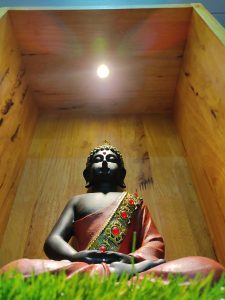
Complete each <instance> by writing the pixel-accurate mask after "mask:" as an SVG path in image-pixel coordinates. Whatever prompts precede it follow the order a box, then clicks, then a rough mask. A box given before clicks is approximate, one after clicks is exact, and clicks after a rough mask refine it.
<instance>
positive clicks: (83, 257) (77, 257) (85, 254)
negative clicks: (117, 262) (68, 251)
mask: <svg viewBox="0 0 225 300" xmlns="http://www.w3.org/2000/svg"><path fill="white" fill-rule="evenodd" d="M101 254H102V253H101V252H100V251H97V250H83V251H79V252H77V253H75V254H74V255H73V257H72V260H71V261H73V262H76V261H81V262H86V263H88V264H97V263H101V262H102V256H101Z"/></svg>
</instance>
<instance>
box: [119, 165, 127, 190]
mask: <svg viewBox="0 0 225 300" xmlns="http://www.w3.org/2000/svg"><path fill="white" fill-rule="evenodd" d="M126 173H127V171H126V169H125V168H123V167H122V168H121V169H120V175H119V178H118V179H119V180H118V181H119V182H118V183H119V186H120V187H121V188H123V189H125V188H126V185H125V183H124V178H125V176H126Z"/></svg>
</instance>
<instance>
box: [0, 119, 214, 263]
mask: <svg viewBox="0 0 225 300" xmlns="http://www.w3.org/2000/svg"><path fill="white" fill-rule="evenodd" d="M105 139H107V140H109V141H110V142H111V143H112V144H113V145H115V146H116V147H117V148H118V149H120V150H121V152H122V154H123V157H124V161H125V167H126V169H127V177H126V179H125V183H126V185H127V190H128V191H130V192H133V191H138V192H139V194H141V195H143V197H144V200H145V202H146V203H147V205H148V206H149V207H150V209H151V212H152V215H153V217H154V219H155V221H156V224H157V226H158V229H159V230H160V232H161V233H162V235H163V236H164V238H165V241H166V247H167V255H166V256H167V259H169V260H170V259H174V258H177V257H182V256H186V255H206V256H209V257H214V253H213V250H212V246H211V242H210V240H209V237H208V233H207V229H206V227H205V224H204V220H203V217H202V214H201V211H200V209H199V206H198V201H197V197H196V193H195V190H194V189H193V186H192V183H191V179H190V176H189V172H188V168H187V165H186V160H185V157H184V153H183V150H182V145H180V142H179V140H178V138H177V136H176V132H175V129H174V126H173V122H172V119H171V117H169V116H165V115H159V116H144V117H143V116H135V115H132V116H126V115H121V116H111V117H106V116H105V117H104V116H92V117H90V116H89V117H88V116H86V117H85V116H83V117H77V116H74V115H73V114H65V113H60V114H59V113H58V114H43V115H42V116H41V117H40V119H39V122H38V126H37V128H36V131H35V134H34V137H33V141H32V144H31V147H30V150H29V154H28V157H27V161H26V164H25V167H24V171H23V174H22V177H21V181H20V186H19V189H18V192H17V195H16V200H15V203H14V207H13V209H12V212H11V215H10V220H9V223H8V226H7V229H6V232H5V237H4V240H3V243H2V246H1V250H0V257H1V264H3V263H6V262H8V261H10V260H13V259H16V258H20V257H30V258H40V257H43V258H44V257H45V256H44V253H43V250H42V247H43V243H44V240H45V238H46V237H47V235H48V233H49V232H50V230H51V228H52V227H53V225H54V223H55V222H56V220H57V219H58V217H59V215H60V213H61V212H62V210H63V208H64V206H65V204H66V203H67V201H68V200H69V199H70V198H71V197H72V196H73V195H75V194H81V193H85V192H86V190H85V188H84V185H85V181H84V179H83V176H82V172H83V169H84V167H85V163H86V158H87V156H88V154H89V152H90V151H91V150H92V148H94V147H96V146H98V145H99V144H102V142H103V141H104V140H105ZM24 220H26V221H24ZM18 233H20V234H18Z"/></svg>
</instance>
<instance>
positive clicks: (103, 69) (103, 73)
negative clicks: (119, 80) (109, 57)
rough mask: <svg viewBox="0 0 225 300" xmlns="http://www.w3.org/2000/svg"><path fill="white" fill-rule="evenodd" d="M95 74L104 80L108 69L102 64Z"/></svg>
mask: <svg viewBox="0 0 225 300" xmlns="http://www.w3.org/2000/svg"><path fill="white" fill-rule="evenodd" d="M97 74H98V76H99V77H100V78H106V77H108V76H109V68H108V67H107V66H106V65H104V64H102V65H100V66H99V67H98V69H97Z"/></svg>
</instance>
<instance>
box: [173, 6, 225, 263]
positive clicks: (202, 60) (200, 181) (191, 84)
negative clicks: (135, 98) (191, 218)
mask: <svg viewBox="0 0 225 300" xmlns="http://www.w3.org/2000/svg"><path fill="white" fill-rule="evenodd" d="M224 91H225V30H224V29H223V28H222V26H220V25H219V24H218V23H217V22H216V21H214V20H213V18H212V17H211V16H210V15H209V14H208V13H207V12H206V11H205V10H204V9H203V8H202V7H201V6H200V5H196V6H195V12H194V14H193V17H192V22H191V28H190V33H189V37H188V43H187V46H186V51H185V56H184V62H183V66H182V71H181V74H180V80H179V83H178V86H177V96H176V105H175V119H176V124H177V128H178V131H179V133H180V136H181V139H182V142H183V144H184V147H185V151H186V155H187V159H188V162H189V166H190V169H191V171H192V175H193V179H194V183H195V186H196V187H197V190H198V193H199V198H200V200H201V206H202V208H203V211H204V213H205V216H206V219H207V223H208V227H209V230H210V234H211V238H212V241H213V245H214V249H215V251H216V254H217V256H218V259H219V260H220V261H221V262H222V263H223V264H225V252H224V249H225V234H224V232H225V223H224V220H225V93H224Z"/></svg>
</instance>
